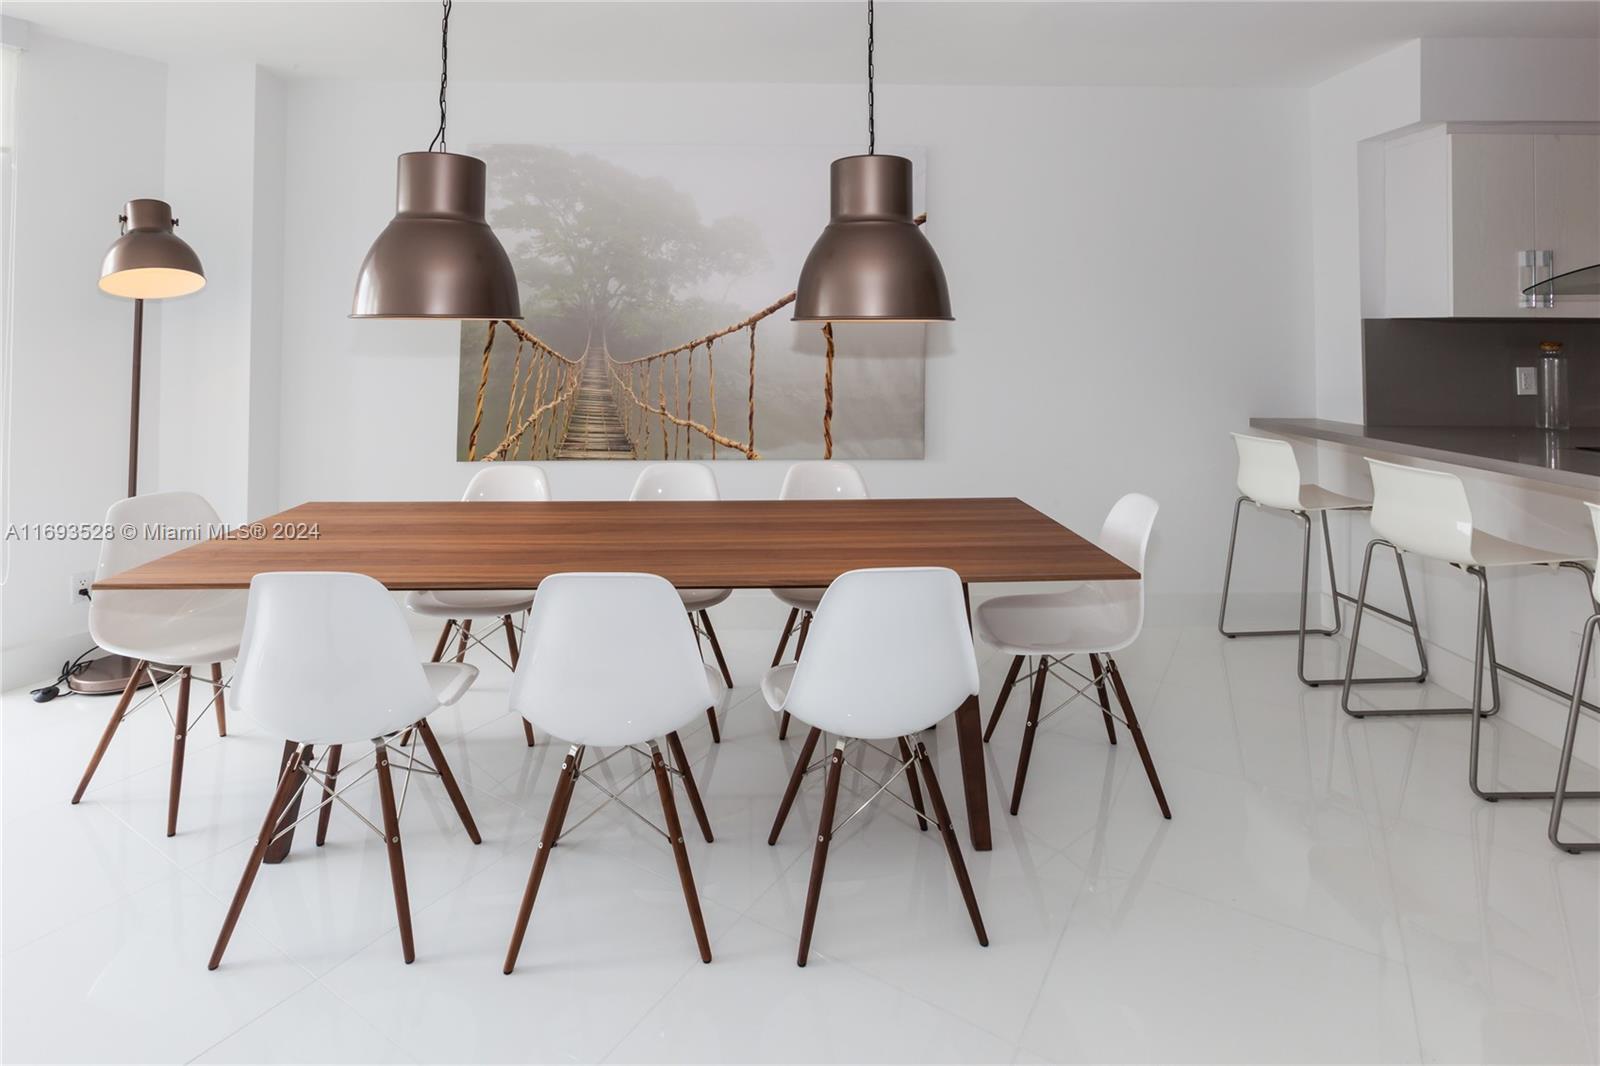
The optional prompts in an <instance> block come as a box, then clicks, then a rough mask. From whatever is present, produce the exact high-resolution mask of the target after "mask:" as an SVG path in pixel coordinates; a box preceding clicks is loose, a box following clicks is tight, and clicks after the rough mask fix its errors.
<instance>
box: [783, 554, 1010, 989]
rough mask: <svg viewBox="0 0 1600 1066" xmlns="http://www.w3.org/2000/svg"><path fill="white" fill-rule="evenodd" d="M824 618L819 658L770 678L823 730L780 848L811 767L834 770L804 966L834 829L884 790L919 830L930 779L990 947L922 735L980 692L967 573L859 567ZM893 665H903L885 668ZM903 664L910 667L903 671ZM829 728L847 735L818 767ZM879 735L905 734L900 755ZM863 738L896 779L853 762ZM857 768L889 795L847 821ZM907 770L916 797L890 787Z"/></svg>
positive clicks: (970, 907) (944, 835)
mask: <svg viewBox="0 0 1600 1066" xmlns="http://www.w3.org/2000/svg"><path fill="white" fill-rule="evenodd" d="M816 617H817V622H816V635H815V637H814V638H813V640H812V644H811V653H810V654H809V655H807V656H806V657H805V658H804V659H801V660H799V661H798V662H793V663H786V664H785V665H783V666H778V667H774V668H773V669H771V670H769V671H767V675H766V677H764V678H763V679H762V681H761V692H762V695H763V696H765V697H766V700H767V705H768V706H770V707H771V708H772V709H773V711H774V712H779V711H792V712H793V714H794V716H795V717H796V718H799V719H800V720H801V721H802V722H804V723H806V724H807V725H809V726H810V727H811V729H810V731H809V732H808V733H807V734H806V739H805V743H804V744H803V745H802V747H801V749H800V757H799V758H798V759H797V760H796V761H795V765H794V772H793V773H792V774H791V775H790V776H789V785H788V787H787V788H786V789H785V790H784V793H783V799H782V801H781V802H780V803H779V805H778V813H777V817H776V818H775V819H774V820H773V823H772V832H771V834H770V835H769V836H768V837H767V843H768V844H777V842H778V834H779V833H780V832H782V831H783V823H784V821H785V820H786V819H787V818H788V816H789V809H790V808H791V807H792V806H793V805H794V800H795V796H796V795H798V794H799V792H800V785H801V783H802V782H803V781H804V779H805V776H806V774H807V773H809V772H810V771H812V770H814V769H819V768H820V767H821V766H822V765H826V767H827V774H826V783H825V784H824V786H823V793H822V813H821V817H820V824H819V825H818V827H817V844H816V850H815V852H814V853H813V855H812V859H811V881H810V886H809V887H808V888H807V890H806V909H805V916H804V918H803V919H802V921H801V925H800V953H799V956H798V958H797V963H798V965H800V966H804V965H805V964H806V958H807V956H808V955H809V954H810V952H811V933H812V930H813V929H814V928H815V927H816V921H817V904H818V901H819V900H820V899H821V896H822V875H823V871H824V870H825V869H826V867H827V864H828V846H829V844H830V843H831V842H832V841H833V838H834V835H835V834H837V833H838V832H839V830H840V829H842V828H844V826H845V824H846V823H847V822H849V821H850V819H851V818H854V817H855V816H856V815H857V814H860V813H861V812H862V811H864V810H866V809H867V807H868V806H869V805H870V804H871V803H872V802H873V800H875V799H877V798H878V797H879V796H884V795H886V796H889V797H890V798H892V799H895V800H898V801H899V802H900V803H903V804H905V805H906V806H907V807H909V808H910V809H911V810H912V811H913V813H915V815H916V817H917V824H918V828H920V829H923V830H926V829H927V828H928V821H929V820H930V815H929V812H928V811H927V810H926V809H925V808H924V807H923V805H922V792H921V790H920V789H919V788H918V786H917V779H918V776H919V775H920V777H921V779H922V783H923V784H924V785H926V786H927V790H928V803H929V805H930V806H932V808H933V811H932V814H931V820H932V821H933V823H934V828H935V829H937V830H938V831H939V836H940V839H941V840H942V841H943V842H944V847H945V854H946V856H947V857H948V858H949V860H950V868H951V870H952V871H953V873H954V874H955V879H956V885H957V887H958V888H959V889H960V890H961V897H962V900H963V901H964V902H965V903H966V907H967V917H968V918H969V919H971V921H972V929H973V932H974V933H976V934H977V937H978V943H979V944H981V945H982V946H984V947H988V945H989V934H988V933H987V932H986V931H985V930H984V926H983V915H982V914H981V913H979V911H978V898H977V896H976V894H975V893H974V892H973V889H972V880H971V878H970V877H969V876H968V874H967V866H966V863H965V861H963V859H962V858H961V845H960V842H959V841H957V840H956V834H955V825H954V823H953V822H952V821H951V820H950V811H949V809H948V808H947V807H946V806H945V802H944V794H943V793H942V792H941V791H940V789H939V781H938V779H937V778H936V777H935V776H934V772H933V760H932V759H930V758H929V757H928V749H927V748H926V747H924V746H923V744H922V742H921V741H920V740H917V739H916V735H917V734H919V733H921V732H922V731H923V730H925V729H931V728H932V727H933V725H934V723H936V722H938V721H939V719H941V718H944V717H946V716H947V715H949V714H950V712H951V711H953V710H955V709H956V708H957V707H959V706H960V705H961V704H962V703H963V702H964V701H965V700H967V699H968V698H969V697H971V696H973V695H975V694H976V693H977V691H978V661H977V656H976V655H974V654H973V649H972V631H971V629H970V628H969V627H968V625H967V607H966V599H965V595H964V593H963V592H962V588H961V579H960V578H959V577H957V576H956V573H955V571H953V570H946V569H944V568H943V567H905V568H894V569H881V570H852V571H850V572H849V573H846V574H842V575H840V576H839V578H838V579H837V580H835V581H834V583H833V584H832V585H830V586H828V590H827V592H825V593H823V596H822V601H821V603H819V604H818V606H817V614H816ZM885 664H889V665H890V667H891V668H890V669H885ZM896 666H898V667H899V668H898V669H895V668H893V667H896ZM824 731H826V732H828V733H831V734H833V735H834V737H835V743H834V747H833V751H832V752H831V753H829V755H828V757H827V759H826V761H825V763H819V764H817V765H815V766H814V765H812V763H811V753H812V752H813V751H815V750H816V747H817V742H818V740H820V739H821V737H822V734H823V732H824ZM875 741H883V742H884V743H885V744H887V743H889V742H890V741H893V742H894V743H895V745H896V749H897V750H896V751H889V750H887V749H886V748H883V747H880V746H879V745H878V744H876V743H874V742H875ZM852 745H858V746H859V747H858V749H857V750H860V749H861V748H866V749H870V750H872V751H874V752H876V753H877V754H879V755H882V756H884V757H886V758H888V759H889V760H890V761H891V763H892V767H891V769H890V770H889V772H888V776H887V778H886V779H885V780H883V781H879V780H878V779H877V778H876V777H875V776H873V775H871V774H869V773H867V771H865V770H863V769H861V768H860V767H859V766H857V765H856V764H854V763H850V762H847V761H846V758H845V756H846V755H847V753H848V752H849V750H850V748H851V746H852ZM846 768H848V769H850V770H851V771H852V772H853V773H855V774H858V775H859V776H861V777H862V778H863V779H865V780H866V781H868V782H870V783H871V784H873V785H876V786H877V790H876V791H875V792H874V793H873V794H872V795H871V796H870V797H868V799H867V801H866V802H865V803H863V804H862V805H861V806H860V807H857V808H856V809H855V811H854V812H852V813H851V814H849V815H848V816H846V817H845V819H844V820H843V821H841V822H839V823H838V824H835V823H834V813H835V810H836V808H837V806H838V801H839V787H840V783H841V779H842V776H843V773H844V770H845V769H846ZM901 774H905V775H906V785H907V791H908V792H909V793H910V794H911V802H910V803H906V801H905V800H902V799H900V797H899V796H898V795H896V794H895V793H894V792H892V791H890V787H889V786H891V785H893V784H894V782H895V779H896V778H898V777H899V776H900V775H901Z"/></svg>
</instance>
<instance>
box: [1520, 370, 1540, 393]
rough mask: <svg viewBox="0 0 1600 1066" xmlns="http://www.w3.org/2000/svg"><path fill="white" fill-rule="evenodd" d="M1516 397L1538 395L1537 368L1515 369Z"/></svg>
mask: <svg viewBox="0 0 1600 1066" xmlns="http://www.w3.org/2000/svg"><path fill="white" fill-rule="evenodd" d="M1517 395H1518V396H1537V395H1539V368H1538V367H1533V366H1519V367H1517Z"/></svg>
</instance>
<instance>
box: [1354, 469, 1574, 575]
mask: <svg viewBox="0 0 1600 1066" xmlns="http://www.w3.org/2000/svg"><path fill="white" fill-rule="evenodd" d="M1367 466H1368V467H1369V468H1370V469H1371V471H1372V532H1373V533H1375V534H1376V535H1377V536H1379V537H1381V538H1383V539H1384V540H1387V541H1389V542H1390V543H1391V544H1393V545H1395V546H1396V547H1397V548H1399V549H1400V550H1401V551H1408V552H1415V553H1416V554H1418V555H1422V556H1426V557H1427V558H1429V559H1438V560H1439V561H1441V562H1446V563H1455V564H1457V565H1460V566H1529V565H1534V564H1540V563H1546V564H1550V563H1563V562H1583V561H1585V560H1584V559H1583V557H1582V556H1577V555H1566V554H1562V553H1560V552H1551V551H1545V550H1543V549H1542V548H1532V547H1529V546H1528V545H1526V544H1518V543H1516V542H1515V541H1509V540H1505V539H1503V538H1501V537H1496V536H1493V535H1491V534H1489V533H1485V532H1483V531H1482V530H1481V529H1477V528H1476V527H1474V526H1473V524H1472V505H1471V504H1470V503H1469V502H1468V500H1467V490H1466V486H1464V485H1463V484H1462V482H1461V479H1460V478H1459V477H1457V476H1456V475H1454V474H1452V473H1450V472H1449V471H1447V470H1428V469H1425V468H1423V467H1419V466H1401V465H1400V464H1399V463H1386V462H1384V461H1383V460H1381V459H1371V458H1369V459H1367Z"/></svg>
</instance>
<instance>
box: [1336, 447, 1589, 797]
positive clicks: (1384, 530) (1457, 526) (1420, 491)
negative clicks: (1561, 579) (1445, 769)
mask: <svg viewBox="0 0 1600 1066" xmlns="http://www.w3.org/2000/svg"><path fill="white" fill-rule="evenodd" d="M1367 466H1368V468H1369V469H1370V470H1371V471H1372V532H1373V534H1374V536H1373V539H1372V540H1371V541H1369V542H1368V544H1367V551H1366V556H1365V558H1364V559H1363V561H1362V566H1361V586H1360V588H1359V589H1358V590H1357V592H1356V606H1355V615H1354V617H1353V618H1352V619H1351V622H1350V650H1349V653H1348V655H1347V656H1346V658H1345V686H1344V694H1343V696H1342V697H1341V699H1340V706H1341V707H1343V708H1344V712H1345V713H1346V714H1348V715H1350V716H1351V717H1353V718H1395V717H1402V716H1411V715H1430V716H1431V715H1441V714H1446V715H1448V714H1465V715H1470V716H1471V720H1472V726H1471V733H1470V737H1471V739H1470V741H1469V744H1468V752H1467V784H1468V786H1469V787H1470V788H1471V789H1472V791H1473V793H1474V794H1475V795H1477V796H1478V797H1479V798H1480V799H1486V800H1491V801H1494V800H1503V799H1509V800H1537V799H1552V798H1553V796H1554V792H1553V791H1552V790H1550V789H1533V790H1526V789H1524V790H1514V791H1507V790H1497V789H1486V788H1483V787H1482V786H1481V785H1480V784H1479V780H1478V745H1479V738H1480V734H1481V732H1482V725H1483V719H1484V718H1486V717H1489V716H1490V715H1493V714H1495V713H1497V712H1498V711H1499V709H1500V664H1499V662H1498V661H1497V659H1496V657H1495V650H1494V618H1493V616H1492V613H1491V611H1490V603H1489V571H1490V570H1492V569H1504V568H1506V567H1513V566H1548V567H1568V568H1571V569H1574V570H1577V571H1579V572H1580V573H1582V574H1583V575H1584V577H1585V579H1586V585H1585V590H1586V593H1587V594H1588V598H1590V600H1591V603H1593V589H1592V583H1593V581H1594V570H1593V569H1592V568H1591V567H1590V566H1589V565H1588V562H1589V561H1588V559H1587V558H1586V557H1584V556H1582V555H1573V554H1570V553H1566V552H1552V551H1546V550H1544V549H1542V548H1534V547H1530V546H1528V545H1526V544H1518V543H1516V542H1515V541H1510V540H1505V539H1504V538H1501V537H1496V536H1493V535H1492V534H1489V533H1485V532H1483V531H1482V530H1481V529H1478V528H1477V527H1476V526H1475V525H1474V524H1473V521H1472V505H1471V504H1470V503H1469V502H1468V500H1467V490H1466V486H1465V485H1463V484H1462V482H1461V479H1460V478H1459V477H1457V476H1456V475H1455V474H1452V473H1450V472H1449V471H1446V470H1427V469H1424V468H1422V467H1415V466H1402V465H1400V464H1399V463H1389V462H1384V461H1382V460H1379V459H1372V458H1368V459H1367ZM1379 547H1386V548H1389V549H1390V550H1392V551H1395V552H1397V553H1398V552H1404V553H1409V554H1414V555H1418V556H1420V557H1422V558H1424V559H1433V560H1435V561H1436V562H1441V563H1446V564H1448V565H1449V566H1452V567H1454V568H1455V569H1457V570H1461V571H1462V572H1464V573H1466V574H1468V575H1470V576H1471V577H1472V578H1473V579H1474V580H1475V581H1476V582H1477V585H1478V611H1477V622H1476V626H1475V629H1474V632H1475V636H1474V639H1473V649H1472V702H1471V703H1469V704H1468V705H1467V706H1465V707H1402V708H1386V707H1377V706H1361V707H1352V706H1351V705H1350V693H1351V684H1352V682H1351V680H1350V677H1351V675H1352V674H1353V673H1354V671H1355V661H1356V652H1357V651H1358V650H1359V648H1360V642H1361V620H1362V617H1363V616H1364V615H1365V614H1366V612H1367V611H1368V610H1370V608H1369V607H1368V606H1367V579H1368V577H1370V576H1371V571H1372V553H1373V552H1374V551H1375V550H1376V549H1377V548H1379ZM1594 606H1595V609H1596V610H1600V604H1594ZM1485 666H1487V668H1488V674H1489V691H1490V703H1491V706H1489V707H1485V706H1484V705H1483V675H1484V669H1485ZM1597 795H1600V793H1569V794H1568V796H1569V798H1571V797H1574V796H1582V797H1583V798H1594V797H1595V796H1597Z"/></svg>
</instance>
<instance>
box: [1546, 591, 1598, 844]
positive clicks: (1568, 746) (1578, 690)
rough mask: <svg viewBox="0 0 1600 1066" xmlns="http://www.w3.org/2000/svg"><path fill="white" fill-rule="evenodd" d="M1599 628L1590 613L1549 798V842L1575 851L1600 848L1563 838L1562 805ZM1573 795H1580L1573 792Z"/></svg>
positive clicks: (1580, 646) (1581, 643)
mask: <svg viewBox="0 0 1600 1066" xmlns="http://www.w3.org/2000/svg"><path fill="white" fill-rule="evenodd" d="M1597 631H1600V614H1595V615H1592V616H1590V618H1589V621H1587V622H1585V623H1584V626H1583V639H1582V640H1581V641H1580V642H1579V644H1578V673H1577V675H1576V676H1575V677H1574V678H1573V679H1572V704H1571V706H1570V707H1569V708H1568V710H1567V735H1566V738H1565V740H1563V741H1562V744H1561V761H1560V763H1558V764H1557V766H1556V787H1555V795H1554V796H1552V797H1551V802H1550V843H1552V844H1554V845H1555V846H1556V847H1558V848H1560V849H1561V850H1563V851H1566V852H1570V853H1571V854H1573V855H1576V854H1578V853H1579V852H1583V851H1600V841H1593V840H1590V841H1575V840H1562V839H1561V808H1562V807H1564V806H1566V803H1567V797H1568V792H1567V776H1568V774H1570V773H1571V772H1572V753H1573V749H1574V748H1575V747H1576V746H1577V741H1578V714H1579V712H1580V711H1582V709H1583V683H1584V682H1585V681H1586V680H1587V679H1588V675H1589V654H1590V653H1591V652H1593V651H1594V637H1595V633H1596V632H1597ZM1572 795H1579V794H1578V793H1572Z"/></svg>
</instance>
